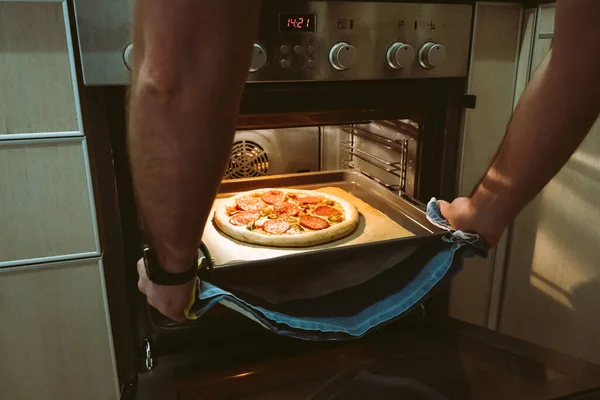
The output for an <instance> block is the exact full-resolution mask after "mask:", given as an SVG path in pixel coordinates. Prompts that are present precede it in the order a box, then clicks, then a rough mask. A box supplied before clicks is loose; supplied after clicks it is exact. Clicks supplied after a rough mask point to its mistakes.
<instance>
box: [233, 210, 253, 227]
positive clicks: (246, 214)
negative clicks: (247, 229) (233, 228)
mask: <svg viewBox="0 0 600 400" xmlns="http://www.w3.org/2000/svg"><path fill="white" fill-rule="evenodd" d="M258 217H260V212H258V211H241V212H239V213H237V214H235V215H234V216H233V217H231V218H230V219H229V223H230V224H232V225H237V226H245V225H248V224H250V223H252V222H254V221H256V220H257V219H258Z"/></svg>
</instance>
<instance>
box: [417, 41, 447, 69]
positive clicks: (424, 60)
mask: <svg viewBox="0 0 600 400" xmlns="http://www.w3.org/2000/svg"><path fill="white" fill-rule="evenodd" d="M444 61H446V48H445V47H444V46H443V45H441V44H439V43H434V42H427V43H425V44H424V45H423V46H421V48H420V49H419V64H421V67H423V68H425V69H431V68H435V67H439V66H440V65H442V64H443V63H444Z"/></svg>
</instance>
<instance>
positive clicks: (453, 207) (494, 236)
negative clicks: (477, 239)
mask: <svg viewBox="0 0 600 400" xmlns="http://www.w3.org/2000/svg"><path fill="white" fill-rule="evenodd" d="M438 206H439V207H440V212H441V213H442V215H443V216H444V217H445V218H446V219H447V220H448V222H450V224H451V225H452V227H453V228H455V229H458V230H461V231H463V232H470V233H477V234H479V235H480V236H481V237H482V238H483V240H485V242H486V244H487V245H488V246H490V247H493V246H495V245H496V244H497V243H498V241H499V240H500V238H501V237H502V232H504V229H506V226H507V224H508V222H505V221H502V220H500V219H499V218H496V216H495V215H494V213H493V212H488V211H486V210H482V209H478V208H477V206H476V205H475V203H474V201H473V200H472V199H470V198H468V197H459V198H457V199H455V200H454V201H453V202H452V203H448V202H446V201H443V200H438Z"/></svg>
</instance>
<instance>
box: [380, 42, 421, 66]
mask: <svg viewBox="0 0 600 400" xmlns="http://www.w3.org/2000/svg"><path fill="white" fill-rule="evenodd" d="M386 59H387V63H388V65H389V66H390V67H392V68H394V69H402V68H404V67H408V66H409V65H411V64H412V63H413V61H414V60H415V49H413V47H412V46H411V45H410V44H406V43H402V42H396V43H393V44H392V45H391V46H390V47H388V49H387V53H386Z"/></svg>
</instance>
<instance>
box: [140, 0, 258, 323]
mask: <svg viewBox="0 0 600 400" xmlns="http://www.w3.org/2000/svg"><path fill="white" fill-rule="evenodd" d="M258 7H259V1H257V0H247V1H235V0H219V1H210V0H176V1H168V0H136V2H135V7H134V39H133V43H134V49H135V54H134V57H135V58H134V74H133V82H132V87H131V98H130V113H129V133H128V135H129V136H128V146H129V153H130V158H131V168H132V175H133V183H134V188H135V193H136V197H137V203H138V208H139V211H140V214H141V217H142V222H143V227H144V231H145V237H146V240H147V241H148V242H149V243H150V244H151V245H152V246H153V248H154V250H155V251H156V254H157V257H158V260H159V263H160V265H161V267H162V268H164V269H165V270H167V271H169V272H174V273H176V272H183V271H185V270H188V269H189V268H190V267H191V263H192V262H193V260H195V259H196V257H197V248H198V244H199V241H200V237H201V234H202V231H203V228H204V224H205V222H206V219H207V217H208V213H209V211H210V208H211V205H212V203H213V201H214V197H215V195H216V192H217V189H218V186H219V183H220V181H221V177H222V174H223V171H224V169H225V166H226V162H227V159H228V155H229V152H230V149H231V142H232V139H233V135H234V132H235V122H236V117H237V112H238V108H239V103H240V99H241V94H242V91H243V87H244V84H245V80H246V76H247V74H248V65H249V62H250V57H251V49H252V42H253V40H254V38H255V31H256V26H257V22H258ZM147 286H148V285H147ZM140 289H142V283H141V282H140ZM142 291H144V293H146V294H147V295H148V300H149V301H150V295H149V294H148V292H147V290H144V289H142ZM162 297H169V295H165V296H162ZM150 302H151V304H152V301H150ZM155 303H160V301H155ZM153 305H155V304H153ZM155 306H156V305H155ZM177 307H178V306H177ZM157 308H158V309H159V311H161V312H162V311H163V310H161V307H160V304H159V306H157ZM163 308H165V307H163ZM167 314H169V312H168V310H167ZM174 315H175V314H172V313H171V315H169V316H174Z"/></svg>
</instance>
